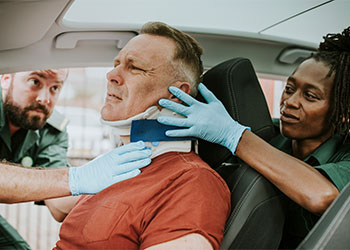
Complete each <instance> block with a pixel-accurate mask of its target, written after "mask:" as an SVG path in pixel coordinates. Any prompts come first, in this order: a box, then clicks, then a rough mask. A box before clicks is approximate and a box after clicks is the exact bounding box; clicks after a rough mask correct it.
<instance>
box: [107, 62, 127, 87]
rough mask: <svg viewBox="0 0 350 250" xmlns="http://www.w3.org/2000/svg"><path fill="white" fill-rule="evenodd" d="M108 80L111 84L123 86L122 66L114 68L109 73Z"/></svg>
mask: <svg viewBox="0 0 350 250" xmlns="http://www.w3.org/2000/svg"><path fill="white" fill-rule="evenodd" d="M107 80H108V82H110V83H113V84H117V85H122V84H123V81H122V77H121V69H120V66H117V67H115V68H113V69H112V70H111V71H109V72H108V73H107Z"/></svg>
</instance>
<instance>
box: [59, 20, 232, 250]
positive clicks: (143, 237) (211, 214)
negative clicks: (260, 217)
mask: <svg viewBox="0 0 350 250" xmlns="http://www.w3.org/2000/svg"><path fill="white" fill-rule="evenodd" d="M201 54H202V49H201V47H200V46H199V44H198V42H197V41H195V40H194V39H193V38H192V37H190V36H189V35H187V34H185V33H183V32H180V31H178V30H176V29H174V28H172V27H169V26H168V25H166V24H163V23H159V22H152V23H147V24H145V25H144V26H143V27H142V30H141V32H140V35H138V36H136V37H134V38H133V39H131V40H130V41H129V42H128V43H127V45H126V46H125V47H124V48H123V49H122V50H121V51H120V52H119V54H118V56H117V57H116V58H115V60H114V68H113V69H112V70H111V71H110V72H109V73H108V74H107V79H108V86H107V96H106V100H105V104H104V106H103V108H102V110H101V117H102V121H103V123H105V124H108V125H110V126H111V127H113V130H114V131H115V132H116V133H117V134H118V135H120V137H121V140H122V143H123V144H128V143H130V141H131V142H133V141H138V140H144V141H147V142H146V144H148V146H149V147H151V148H152V157H151V158H152V163H151V164H150V165H149V166H147V167H145V168H143V169H141V171H142V172H141V174H139V175H138V176H136V177H135V178H132V179H129V180H125V181H122V182H119V183H116V184H114V185H112V186H110V187H109V188H106V189H105V190H103V191H101V192H100V193H98V194H96V195H84V196H81V197H79V200H78V201H77V202H76V203H75V205H74V206H73V205H72V206H73V207H72V208H71V210H70V212H69V213H68V211H67V210H65V211H66V212H65V214H64V216H66V217H65V219H64V221H63V223H62V226H61V229H60V239H59V241H58V242H57V244H56V247H55V249H196V250H197V249H219V248H220V243H221V240H222V238H223V233H224V227H225V222H226V219H227V217H228V216H229V213H230V191H229V189H228V187H227V186H226V184H225V182H224V180H223V179H221V177H220V176H219V175H218V174H217V173H216V172H215V171H214V170H212V169H211V168H210V167H209V166H208V165H207V164H206V163H205V162H203V161H202V160H201V159H200V157H199V156H198V155H197V154H196V153H194V152H193V151H192V144H193V141H192V140H191V139H192V138H182V139H180V140H177V141H173V140H172V141H169V139H170V138H166V137H165V136H164V131H163V130H162V127H161V126H160V125H159V124H158V123H157V122H155V119H156V118H157V117H158V116H160V115H166V116H174V117H176V116H179V115H177V114H175V113H173V112H170V111H169V110H166V109H164V108H163V109H161V107H160V106H159V105H158V100H159V99H160V98H167V99H171V100H174V101H176V102H180V100H178V99H177V98H176V97H175V96H174V95H172V94H171V93H170V92H169V91H168V88H169V86H176V87H178V88H180V89H181V90H183V91H185V92H186V93H190V94H191V95H196V92H197V85H198V83H199V79H200V76H201V74H202V71H203V66H202V62H201V58H200V57H201ZM162 131H163V132H162ZM96 143H98V142H96ZM68 210H69V209H68ZM66 213H68V215H66Z"/></svg>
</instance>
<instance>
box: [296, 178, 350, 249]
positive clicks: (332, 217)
mask: <svg viewBox="0 0 350 250" xmlns="http://www.w3.org/2000/svg"><path fill="white" fill-rule="evenodd" d="M349 228H350V183H349V184H347V185H346V187H344V188H343V190H342V191H341V193H340V194H339V195H338V197H337V198H336V199H335V201H334V202H333V203H332V204H331V206H330V207H329V208H328V209H327V211H326V212H325V213H324V214H323V215H322V216H321V218H320V219H319V220H318V222H317V223H316V225H315V226H314V227H313V228H312V230H311V231H310V232H309V233H308V235H307V236H306V237H305V239H304V240H303V241H302V242H301V243H300V244H299V246H298V247H297V249H349V248H350V237H349Z"/></svg>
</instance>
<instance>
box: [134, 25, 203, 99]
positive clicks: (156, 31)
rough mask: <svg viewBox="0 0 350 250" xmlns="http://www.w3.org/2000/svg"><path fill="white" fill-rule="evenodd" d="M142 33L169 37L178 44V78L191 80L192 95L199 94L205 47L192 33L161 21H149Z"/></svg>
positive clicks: (176, 52)
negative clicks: (202, 57) (202, 56)
mask: <svg viewBox="0 0 350 250" xmlns="http://www.w3.org/2000/svg"><path fill="white" fill-rule="evenodd" d="M140 33H141V34H149V35H156V36H162V37H167V38H169V39H171V40H173V41H174V42H175V44H176V51H175V54H174V58H173V60H174V62H175V65H174V67H175V70H176V71H177V72H176V76H175V78H176V80H181V81H186V82H189V83H190V85H191V93H190V94H191V95H192V96H195V95H196V94H197V87H198V84H199V81H200V77H201V75H202V73H203V64H202V60H201V55H202V53H203V49H202V48H201V46H200V45H199V43H198V42H197V41H196V40H195V39H194V38H193V37H191V36H190V35H188V34H186V33H184V32H181V31H179V30H177V29H175V28H172V27H170V26H168V25H167V24H165V23H161V22H149V23H146V24H145V25H143V26H142V28H141V32H140Z"/></svg>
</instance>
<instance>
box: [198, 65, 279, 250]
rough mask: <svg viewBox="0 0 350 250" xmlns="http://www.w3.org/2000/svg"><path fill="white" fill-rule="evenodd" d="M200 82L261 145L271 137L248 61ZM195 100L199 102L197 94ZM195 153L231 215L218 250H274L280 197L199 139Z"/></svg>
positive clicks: (250, 171) (218, 70)
mask: <svg viewBox="0 0 350 250" xmlns="http://www.w3.org/2000/svg"><path fill="white" fill-rule="evenodd" d="M203 83H204V84H205V85H206V86H207V87H208V89H210V90H211V91H212V92H213V93H214V94H215V95H216V97H217V98H218V99H219V100H221V102H222V103H223V104H224V106H225V108H226V109H227V111H228V112H229V114H230V115H231V116H232V117H233V118H234V119H236V120H237V121H238V122H240V123H241V124H244V125H246V126H249V127H251V130H252V131H253V132H254V133H255V134H257V135H258V136H260V137H261V138H263V139H264V140H266V141H268V140H270V139H271V138H272V137H273V136H274V133H275V132H274V126H273V123H272V120H271V117H270V113H269V110H268V107H267V104H266V100H265V97H264V94H263V92H262V89H261V87H260V84H259V81H258V79H257V76H256V74H255V71H254V69H253V66H252V64H251V63H250V61H249V60H248V59H245V58H235V59H232V60H228V61H225V62H223V63H221V64H219V65H217V66H215V67H213V68H212V69H210V70H209V71H207V72H206V73H205V74H204V76H203ZM197 99H198V100H200V101H204V100H203V98H202V97H201V96H200V95H198V97H197ZM198 149H199V155H200V156H201V158H202V159H203V160H204V161H206V162H207V163H208V164H209V165H210V166H211V167H212V168H214V169H215V170H216V171H217V172H219V174H220V175H221V176H222V177H223V179H224V180H225V181H226V182H227V185H228V187H229V189H230V191H231V215H230V217H229V218H228V220H227V222H226V227H225V233H224V238H223V241H222V245H221V248H222V249H262V248H265V249H266V248H270V249H273V248H275V249H276V248H278V246H279V243H280V240H281V236H282V231H283V224H284V217H285V214H284V207H283V203H284V202H283V199H284V198H283V197H284V196H283V195H282V193H281V192H280V191H279V190H278V189H277V188H276V187H275V186H273V185H272V184H271V183H270V182H269V181H268V180H267V179H265V178H264V177H263V176H262V175H261V174H259V173H258V172H256V171H255V170H254V169H252V168H250V167H249V166H248V165H247V164H245V163H244V162H242V161H240V160H239V159H238V158H237V157H235V156H233V155H232V154H231V152H230V151H229V150H228V149H226V148H224V147H222V146H220V145H218V144H213V143H209V142H206V141H203V140H199V143H198Z"/></svg>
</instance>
